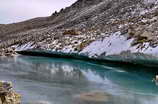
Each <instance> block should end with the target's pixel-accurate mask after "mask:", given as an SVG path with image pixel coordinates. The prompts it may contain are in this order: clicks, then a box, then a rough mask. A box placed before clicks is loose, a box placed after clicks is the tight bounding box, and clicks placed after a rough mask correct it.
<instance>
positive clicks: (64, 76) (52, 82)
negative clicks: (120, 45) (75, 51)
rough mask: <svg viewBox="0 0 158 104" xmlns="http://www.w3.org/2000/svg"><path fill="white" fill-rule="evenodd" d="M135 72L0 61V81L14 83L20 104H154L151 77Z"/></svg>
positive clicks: (157, 98)
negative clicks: (21, 102) (19, 96)
mask: <svg viewBox="0 0 158 104" xmlns="http://www.w3.org/2000/svg"><path fill="white" fill-rule="evenodd" d="M137 68H138V69H141V68H142V67H134V66H128V67H127V66H124V65H121V66H120V65H119V66H118V65H117V66H116V65H113V64H111V65H110V64H108V65H96V64H92V63H87V62H83V61H76V60H66V59H51V58H42V57H26V56H21V57H16V58H14V59H13V58H1V59H0V80H7V81H12V82H13V83H14V85H15V89H16V91H18V92H19V93H21V94H22V96H23V99H22V100H23V104H39V103H40V102H41V103H42V102H43V103H44V104H106V103H108V104H157V102H158V87H157V86H156V85H155V84H154V83H153V82H152V81H151V80H152V77H153V75H152V74H150V73H145V72H135V71H132V69H133V70H135V69H137ZM129 69H130V71H129ZM142 69H143V68H142ZM93 92H96V93H93ZM103 93H104V94H105V95H108V97H107V96H104V94H103ZM81 95H84V97H82V96H81ZM85 95H86V96H87V98H86V96H85ZM76 96H81V97H76ZM109 96H110V97H109ZM83 98H84V99H83ZM92 98H93V99H92ZM106 98H107V99H106ZM85 99H90V100H85ZM99 99H106V100H105V101H104V100H102V101H99ZM31 102H32V103H31Z"/></svg>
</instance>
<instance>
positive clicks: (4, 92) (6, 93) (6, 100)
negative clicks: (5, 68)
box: [0, 81, 21, 104]
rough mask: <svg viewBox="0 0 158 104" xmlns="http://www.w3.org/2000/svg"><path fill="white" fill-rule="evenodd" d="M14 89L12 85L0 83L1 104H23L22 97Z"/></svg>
mask: <svg viewBox="0 0 158 104" xmlns="http://www.w3.org/2000/svg"><path fill="white" fill-rule="evenodd" d="M12 87H13V86H12V83H10V82H4V81H0V104H21V95H20V94H18V93H16V92H15V91H13V89H12Z"/></svg>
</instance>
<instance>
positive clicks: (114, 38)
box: [80, 32, 158, 57]
mask: <svg viewBox="0 0 158 104" xmlns="http://www.w3.org/2000/svg"><path fill="white" fill-rule="evenodd" d="M133 41H134V39H127V37H126V36H125V35H121V33H120V32H116V33H113V34H111V35H109V37H105V38H104V39H99V40H96V41H94V42H92V43H91V44H90V45H89V46H87V47H86V48H84V49H83V50H82V51H81V52H80V54H88V56H90V57H97V56H101V55H104V56H109V55H119V54H121V53H122V52H126V51H129V52H131V53H144V54H150V55H153V56H158V47H156V48H152V47H150V45H149V43H148V42H146V43H144V44H143V47H140V46H139V45H135V46H132V45H131V44H132V42H133Z"/></svg>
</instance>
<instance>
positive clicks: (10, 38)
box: [0, 0, 158, 57]
mask: <svg viewBox="0 0 158 104" xmlns="http://www.w3.org/2000/svg"><path fill="white" fill-rule="evenodd" d="M0 36H1V38H0V49H1V53H7V52H8V51H11V50H9V49H8V48H10V47H14V49H16V50H24V49H31V48H40V49H46V50H52V51H57V52H58V51H60V52H66V53H79V54H85V55H88V56H90V57H99V56H111V55H122V54H123V55H127V54H130V53H141V54H147V55H152V56H158V47H157V46H158V0H78V1H77V2H76V3H74V4H72V6H70V7H67V8H64V9H61V11H60V12H55V13H53V14H52V15H51V16H49V17H41V18H35V19H31V20H28V21H24V22H20V23H14V24H6V25H2V24H1V25H0Z"/></svg>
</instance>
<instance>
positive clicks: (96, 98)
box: [76, 92, 111, 103]
mask: <svg viewBox="0 0 158 104" xmlns="http://www.w3.org/2000/svg"><path fill="white" fill-rule="evenodd" d="M76 98H77V99H78V100H81V101H85V102H94V103H105V102H110V99H111V96H110V94H107V93H105V92H88V93H82V94H80V95H77V96H76Z"/></svg>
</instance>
